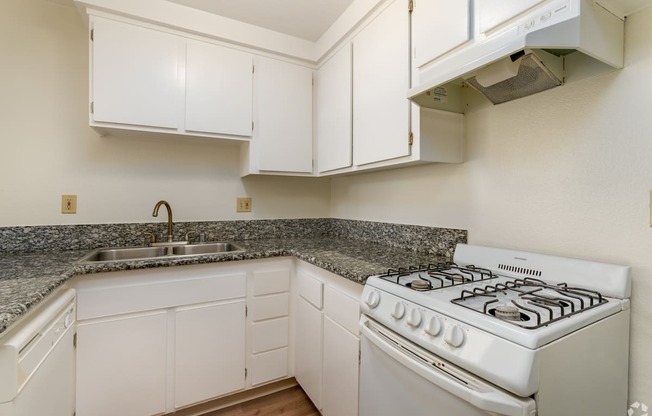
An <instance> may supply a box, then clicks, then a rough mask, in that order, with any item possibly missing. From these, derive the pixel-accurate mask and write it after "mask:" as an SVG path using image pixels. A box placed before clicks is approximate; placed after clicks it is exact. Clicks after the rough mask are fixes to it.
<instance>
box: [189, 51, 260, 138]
mask: <svg viewBox="0 0 652 416" xmlns="http://www.w3.org/2000/svg"><path fill="white" fill-rule="evenodd" d="M252 69H253V58H252V56H251V55H250V54H248V53H244V52H239V51H236V50H233V49H229V48H225V47H222V46H218V45H213V44H210V43H206V42H198V41H191V40H189V41H188V43H187V49H186V130H188V131H197V132H205V133H217V134H219V133H222V134H229V135H236V136H251V122H252V105H253V97H252V88H253V73H252Z"/></svg>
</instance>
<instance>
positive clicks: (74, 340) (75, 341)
mask: <svg viewBox="0 0 652 416" xmlns="http://www.w3.org/2000/svg"><path fill="white" fill-rule="evenodd" d="M72 346H73V347H74V348H77V333H76V332H75V335H73V336H72Z"/></svg>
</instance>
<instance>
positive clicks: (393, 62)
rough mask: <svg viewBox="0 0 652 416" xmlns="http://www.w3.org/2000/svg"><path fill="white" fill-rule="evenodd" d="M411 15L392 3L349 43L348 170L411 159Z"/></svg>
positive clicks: (400, 0) (400, 1)
mask: <svg viewBox="0 0 652 416" xmlns="http://www.w3.org/2000/svg"><path fill="white" fill-rule="evenodd" d="M409 44H410V15H409V12H408V8H407V1H403V0H395V1H394V2H393V3H392V4H391V5H389V7H387V8H386V9H385V10H384V11H383V12H382V13H381V14H380V15H379V16H377V17H376V18H375V19H374V20H373V21H371V23H369V25H368V26H367V27H365V28H364V29H363V30H362V31H361V32H360V33H359V34H358V35H357V36H356V37H355V38H354V39H353V164H354V165H365V164H368V163H373V162H379V161H383V160H388V159H394V158H399V157H403V156H408V155H410V143H409V133H410V130H409V117H410V103H409V101H408V100H407V90H408V88H409V86H410V53H409Z"/></svg>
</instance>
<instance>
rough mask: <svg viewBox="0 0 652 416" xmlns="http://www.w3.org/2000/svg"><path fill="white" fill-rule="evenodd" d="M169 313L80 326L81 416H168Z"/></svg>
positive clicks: (78, 412) (79, 384)
mask: <svg viewBox="0 0 652 416" xmlns="http://www.w3.org/2000/svg"><path fill="white" fill-rule="evenodd" d="M166 326H167V314H166V313H165V312H156V313H147V314H140V315H131V316H128V317H123V318H113V319H106V320H102V321H96V322H92V323H80V324H79V325H78V326H77V415H78V416H115V415H120V416H131V415H133V416H147V415H155V414H162V413H165V394H166V370H165V369H166V357H167V356H166V354H167V348H166V335H167V330H166Z"/></svg>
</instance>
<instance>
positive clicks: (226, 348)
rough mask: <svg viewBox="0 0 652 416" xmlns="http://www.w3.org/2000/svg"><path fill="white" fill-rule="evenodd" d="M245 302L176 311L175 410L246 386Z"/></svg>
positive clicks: (193, 307)
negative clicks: (244, 369)
mask: <svg viewBox="0 0 652 416" xmlns="http://www.w3.org/2000/svg"><path fill="white" fill-rule="evenodd" d="M244 339H245V301H244V300H238V301H234V302H227V303H220V304H210V305H202V306H191V307H185V308H179V309H177V310H176V312H175V348H174V407H175V408H180V407H185V406H188V405H190V404H193V403H198V402H200V401H203V400H206V399H207V398H211V397H219V396H222V395H224V394H226V393H230V392H232V391H236V390H241V389H243V388H244V386H245V373H244V371H243V368H244V367H245V349H244V348H243V347H244V344H243V342H244Z"/></svg>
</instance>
